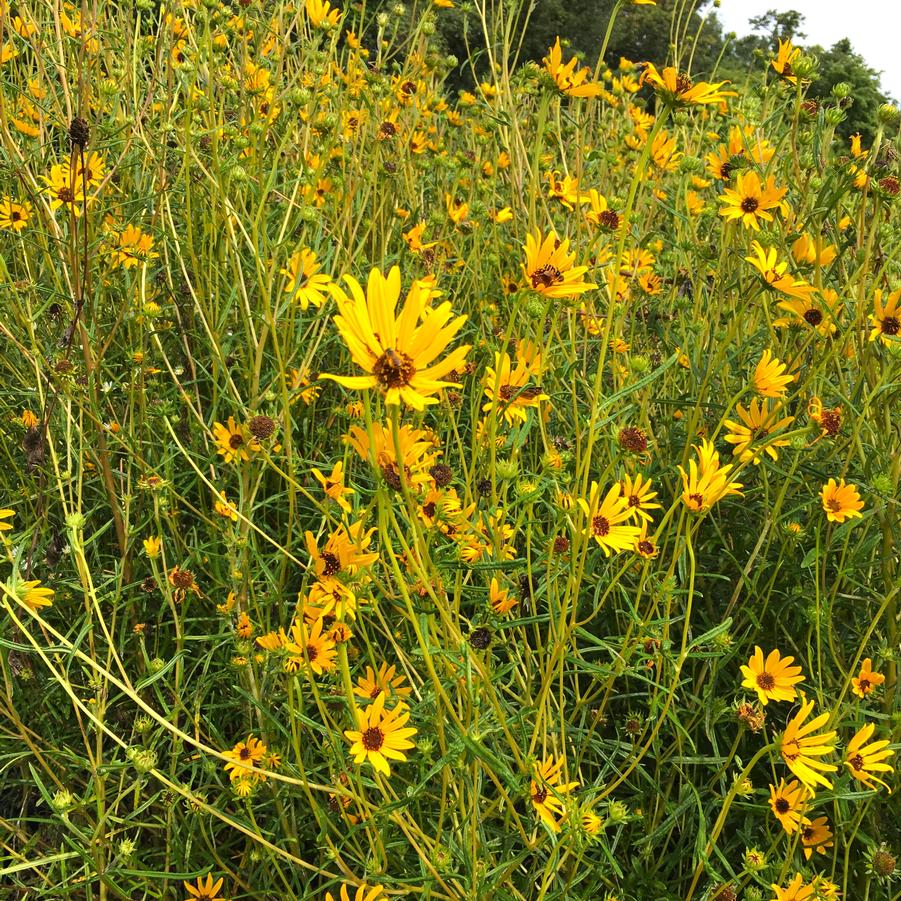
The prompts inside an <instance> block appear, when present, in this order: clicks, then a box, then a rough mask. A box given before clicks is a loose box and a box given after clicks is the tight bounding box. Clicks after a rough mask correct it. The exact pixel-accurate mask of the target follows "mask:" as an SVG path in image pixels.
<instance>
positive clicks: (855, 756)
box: [845, 723, 895, 791]
mask: <svg viewBox="0 0 901 901" xmlns="http://www.w3.org/2000/svg"><path fill="white" fill-rule="evenodd" d="M875 729H876V724H875V723H866V724H865V725H863V726H861V727H860V729H858V730H857V732H856V733H855V735H854V738H852V739H851V741H849V742H848V750H847V752H846V754H845V766H846V767H847V768H848V769H849V770H850V771H851V775H852V776H853V777H854V778H855V779H857V781H858V782H862V783H863V784H864V785H865V786H866V787H867V788H872V789H874V790H875V786H874V785H873V783H874V782H877V783H879V785H881V786H882V787H883V788H886V789H888V790H889V791H891V789H890V788H889V787H888V785H886V784H885V782H883V781H882V780H881V779H879V778H878V777H876V776H874V775H873V773H894V772H895V771H894V770H893V769H892V767H890V766H889V765H888V764H887V763H885V760H886V758H887V757H891V756H892V755H893V754H894V753H895V752H894V751H893V750H892V749H891V748H889V744H890V742H889V740H888V739H887V738H883V739H880V740H879V741H874V742H870V743H869V744H867V742H869V741H870V738H871V737H872V735H873V732H874V731H875Z"/></svg>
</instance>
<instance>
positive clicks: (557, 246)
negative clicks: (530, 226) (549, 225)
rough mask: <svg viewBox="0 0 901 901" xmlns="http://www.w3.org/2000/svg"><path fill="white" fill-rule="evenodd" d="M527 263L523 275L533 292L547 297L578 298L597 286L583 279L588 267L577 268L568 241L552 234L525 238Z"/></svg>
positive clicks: (536, 234)
mask: <svg viewBox="0 0 901 901" xmlns="http://www.w3.org/2000/svg"><path fill="white" fill-rule="evenodd" d="M525 251H526V262H525V264H524V265H523V267H522V268H523V272H524V274H525V276H526V278H527V279H528V281H529V284H530V286H531V287H532V290H534V291H538V292H539V293H540V294H544V295H545V296H546V297H577V296H578V295H579V294H584V293H585V292H586V291H591V290H593V289H594V288H596V287H597V285H594V284H592V283H591V282H586V281H583V280H582V276H583V275H585V273H586V272H587V271H588V267H587V266H575V265H574V263H575V261H576V255H575V253H570V252H569V239H568V238H564V239H563V240H560V239H559V238H558V237H557V233H556V232H554V231H551V232H549V233H548V235H547V237H544V238H543V237H542V236H541V232H540V231H536V232H535V233H534V234H529V235H526V243H525Z"/></svg>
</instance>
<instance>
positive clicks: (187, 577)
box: [172, 569, 194, 590]
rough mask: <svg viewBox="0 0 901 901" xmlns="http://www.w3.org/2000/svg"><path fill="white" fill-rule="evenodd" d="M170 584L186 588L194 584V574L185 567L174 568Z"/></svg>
mask: <svg viewBox="0 0 901 901" xmlns="http://www.w3.org/2000/svg"><path fill="white" fill-rule="evenodd" d="M172 584H173V585H174V586H175V587H176V588H181V589H182V590H187V589H188V588H190V587H191V586H192V585H193V584H194V575H193V573H191V572H190V571H189V570H187V569H176V570H175V572H173V573H172Z"/></svg>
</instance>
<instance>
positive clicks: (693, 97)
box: [640, 63, 738, 106]
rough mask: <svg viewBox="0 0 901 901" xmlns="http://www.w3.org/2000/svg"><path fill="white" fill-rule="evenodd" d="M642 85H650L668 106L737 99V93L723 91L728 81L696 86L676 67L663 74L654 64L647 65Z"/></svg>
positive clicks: (668, 68)
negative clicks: (729, 98) (728, 98)
mask: <svg viewBox="0 0 901 901" xmlns="http://www.w3.org/2000/svg"><path fill="white" fill-rule="evenodd" d="M640 81H641V84H645V83H647V84H650V85H651V86H652V87H654V88H655V89H656V91H657V95H658V96H659V97H660V99H661V100H663V102H664V103H666V104H667V105H668V106H692V105H703V104H708V103H723V102H724V101H725V99H726V98H727V97H737V96H738V94H736V92H735V91H722V90H720V88H722V86H723V85H725V84H728V83H729V82H727V81H718V82H716V83H715V84H712V83H710V82H706V81H699V82H698V83H697V84H695V83H694V82H693V81H692V80H691V78H690V77H689V76H688V75H687V74H686V73H685V72H680V71H679V70H678V69H676V68H675V66H667V67H666V68H665V69H664V70H663V71H662V72H658V71H657V67H656V66H655V65H654V64H653V63H645V64H644V69H643V71H642V73H641V79H640Z"/></svg>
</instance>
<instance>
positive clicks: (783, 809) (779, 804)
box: [776, 798, 791, 814]
mask: <svg viewBox="0 0 901 901" xmlns="http://www.w3.org/2000/svg"><path fill="white" fill-rule="evenodd" d="M789 810H791V804H789V803H788V801H786V800H785V798H776V812H777V813H781V814H786V813H788V812H789Z"/></svg>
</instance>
